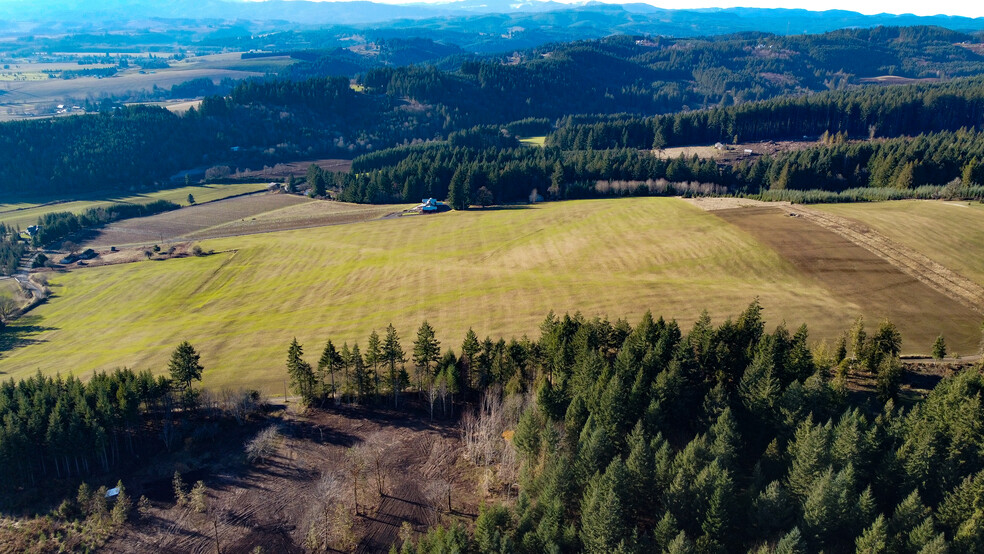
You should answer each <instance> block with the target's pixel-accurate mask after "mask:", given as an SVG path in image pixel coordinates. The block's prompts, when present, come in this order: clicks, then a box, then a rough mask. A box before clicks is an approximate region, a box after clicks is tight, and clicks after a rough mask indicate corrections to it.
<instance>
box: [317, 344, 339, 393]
mask: <svg viewBox="0 0 984 554" xmlns="http://www.w3.org/2000/svg"><path fill="white" fill-rule="evenodd" d="M341 367H342V355H341V354H340V353H339V352H338V350H336V349H335V345H334V344H332V342H331V339H328V342H327V343H325V348H324V350H322V352H321V358H320V359H318V377H319V378H320V381H321V386H322V388H324V386H325V375H326V374H327V375H328V377H329V379H330V380H331V384H330V388H329V390H330V392H331V397H332V398H335V372H336V371H338V370H340V369H341Z"/></svg>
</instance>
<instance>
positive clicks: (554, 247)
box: [0, 198, 980, 392]
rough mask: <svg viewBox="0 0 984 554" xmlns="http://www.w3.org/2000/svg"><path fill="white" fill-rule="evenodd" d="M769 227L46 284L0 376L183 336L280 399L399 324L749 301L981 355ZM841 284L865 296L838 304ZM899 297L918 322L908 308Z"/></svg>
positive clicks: (938, 307) (507, 322)
mask: <svg viewBox="0 0 984 554" xmlns="http://www.w3.org/2000/svg"><path fill="white" fill-rule="evenodd" d="M301 207H304V206H301ZM743 211H747V213H748V214H749V217H752V216H753V215H754V210H747V209H741V210H736V212H743ZM777 213H780V214H781V212H777ZM755 217H762V216H755ZM787 219H793V218H787ZM797 223H804V224H805V222H797ZM770 224H771V223H770V222H768V221H764V220H756V219H755V218H752V220H750V221H749V222H743V221H742V220H741V215H740V214H738V213H736V214H735V215H733V216H729V217H728V218H725V217H721V216H718V215H715V213H713V212H705V211H702V210H701V209H699V208H697V207H695V206H692V205H690V204H688V203H686V202H684V201H682V200H679V199H672V198H635V199H613V200H592V201H570V202H560V203H552V204H541V205H536V206H530V207H527V206H517V207H514V208H507V209H499V210H474V211H468V212H451V213H448V214H443V215H440V216H427V217H405V218H389V219H384V220H381V221H373V222H366V223H355V224H351V225H340V226H329V227H318V228H310V229H302V230H295V231H284V232H277V233H266V234H254V235H247V236H238V237H230V238H223V239H214V240H204V241H202V242H201V243H200V244H201V245H202V246H203V248H205V249H206V250H209V249H214V250H215V251H216V254H214V255H212V256H207V257H200V258H196V257H189V258H183V259H172V260H167V261H141V262H137V263H133V264H125V265H116V266H104V267H91V268H85V269H78V270H73V271H71V272H68V273H64V274H53V275H51V278H50V283H51V287H52V289H53V292H54V294H55V297H54V298H52V299H51V300H50V301H49V302H48V303H46V304H44V305H42V306H40V307H38V308H37V309H35V310H34V311H32V312H31V313H30V314H28V315H27V316H26V317H24V318H22V319H21V320H19V322H18V323H17V324H16V325H15V326H13V327H11V328H10V329H8V332H7V335H8V343H9V344H11V345H16V346H17V347H16V348H13V349H9V350H7V351H5V352H3V353H2V354H0V372H3V373H5V374H6V375H7V376H10V377H15V378H20V377H24V376H27V375H28V374H30V373H32V372H34V371H36V370H37V369H38V368H40V369H41V370H42V371H46V372H51V373H54V372H61V373H62V374H68V373H74V374H79V375H85V374H88V373H90V372H91V371H92V370H94V369H112V368H113V367H116V366H120V365H125V366H128V367H131V368H135V369H144V368H149V369H152V370H154V371H157V372H162V371H164V368H165V366H166V360H167V358H168V356H169V355H170V352H171V351H172V350H173V349H174V347H175V346H176V345H177V344H178V343H179V342H180V341H182V340H186V339H187V340H190V341H191V342H192V343H193V344H194V345H195V346H196V347H197V348H198V349H199V350H200V352H201V353H202V362H203V364H204V365H205V367H206V371H205V374H204V384H205V386H208V387H216V388H221V387H224V386H230V385H236V386H242V385H249V386H254V387H258V388H261V389H263V390H266V391H267V392H276V391H278V390H282V388H283V378H284V370H283V367H282V366H283V358H284V355H285V352H286V347H287V344H288V343H289V342H290V341H291V339H292V338H294V337H297V339H298V340H299V341H300V342H301V343H302V344H303V345H304V346H305V348H306V350H305V352H306V357H307V358H308V359H309V360H311V361H316V360H317V357H318V355H319V354H320V350H321V348H322V347H323V346H324V342H325V340H326V339H328V338H331V339H332V340H333V341H335V342H338V343H340V342H343V341H348V342H349V344H352V343H353V342H355V341H360V342H362V343H364V342H365V340H366V337H367V336H368V334H369V333H370V331H372V330H373V329H376V330H381V329H383V328H384V327H385V326H386V325H387V324H389V323H393V324H394V326H395V327H396V328H397V330H398V331H399V333H400V335H401V337H402V338H403V342H404V347H405V348H407V347H409V345H410V343H411V342H412V340H413V336H414V335H415V331H416V328H417V327H418V326H419V324H420V322H421V321H422V320H424V319H427V320H428V321H429V322H430V323H431V325H432V326H433V327H434V328H435V329H436V331H437V333H438V339H439V340H440V341H441V343H442V346H443V347H444V348H447V347H451V348H454V349H456V350H457V349H458V347H459V345H460V343H461V340H462V338H463V336H464V334H465V331H466V330H467V329H468V327H470V326H471V327H474V329H475V331H476V332H477V333H478V334H479V335H480V336H482V337H484V336H485V335H491V336H493V337H500V336H502V337H510V336H516V337H519V336H521V335H523V334H528V335H530V336H535V335H536V334H537V333H538V331H537V329H538V326H539V324H540V322H541V321H542V320H543V318H544V317H545V315H546V314H547V313H548V312H549V311H550V310H553V311H555V312H556V313H564V312H574V311H576V310H579V311H580V312H581V313H583V314H584V315H585V316H587V317H594V316H607V317H611V318H613V319H614V318H618V317H627V318H629V319H630V320H632V321H633V322H634V321H636V320H638V318H639V317H641V316H642V314H643V313H644V312H645V311H646V310H647V309H651V310H652V311H653V313H654V314H657V315H664V316H666V317H673V318H677V319H678V320H679V321H680V323H681V325H682V326H684V327H686V328H689V326H690V325H691V324H692V322H693V321H694V320H695V319H696V318H697V317H698V315H699V314H700V312H701V310H703V309H705V308H706V309H707V310H708V312H709V314H710V315H711V317H712V318H713V319H714V320H715V321H717V322H720V321H722V320H723V319H724V318H725V317H728V316H732V315H735V314H737V313H738V312H739V311H740V310H742V309H744V307H745V306H747V304H748V303H749V302H751V301H752V300H753V299H755V298H756V297H757V298H759V299H760V301H761V303H762V305H763V306H764V308H765V310H764V313H765V316H766V318H767V319H768V321H769V322H770V325H775V324H778V323H780V322H783V321H785V322H786V323H787V324H788V325H789V326H790V327H793V328H795V327H796V326H798V325H799V324H800V323H802V322H808V323H809V325H810V329H811V337H812V338H813V339H814V340H819V339H821V338H824V339H835V338H836V337H837V336H839V335H840V333H842V332H843V331H844V330H846V329H847V328H848V327H849V326H850V325H851V323H852V322H853V320H854V319H855V318H856V317H857V315H859V314H863V315H864V316H865V318H866V319H867V320H868V321H870V322H871V325H873V326H874V325H877V322H878V321H879V320H880V319H881V318H883V317H888V318H890V319H892V320H893V321H895V322H896V323H897V324H898V325H899V327H900V329H901V331H902V334H903V339H904V344H903V351H904V352H905V353H911V352H916V353H924V352H926V351H928V349H929V346H930V344H931V343H932V340H933V339H934V338H935V337H936V336H937V334H939V333H940V332H941V331H942V332H943V333H945V334H946V336H947V343H948V344H949V345H951V347H952V349H953V350H954V351H961V352H971V351H975V350H976V348H977V343H978V339H979V334H978V325H979V323H980V320H979V316H978V314H976V312H974V311H972V310H970V309H968V308H966V307H964V306H963V305H960V304H957V303H955V302H949V301H948V299H947V298H946V297H942V296H941V295H940V294H939V293H937V292H936V291H935V290H933V289H931V288H929V287H928V286H925V285H920V283H918V282H913V280H912V279H911V278H909V279H908V281H907V280H906V276H905V275H903V274H901V273H900V272H899V271H898V270H897V269H895V268H894V267H892V266H890V265H887V264H884V263H880V262H881V260H880V258H877V257H876V256H874V255H873V254H870V253H868V252H867V251H863V252H854V253H853V254H851V256H849V257H848V259H844V260H839V261H838V260H834V261H833V262H831V263H829V264H826V265H824V266H822V267H823V268H824V269H823V270H822V271H823V272H826V274H818V272H815V271H807V270H805V269H804V267H805V266H804V264H809V263H823V262H824V261H825V260H827V259H828V258H829V257H830V255H831V252H832V249H836V248H839V247H840V246H842V244H841V243H836V242H835V246H833V247H830V246H826V247H825V246H824V245H823V244H822V242H823V241H824V240H827V239H830V240H835V239H836V235H834V238H831V237H829V236H826V235H823V234H821V233H818V231H822V229H821V228H819V227H816V226H814V227H802V228H801V229H799V231H798V233H799V235H798V236H800V237H803V238H810V237H811V236H813V235H816V237H815V239H814V241H815V242H816V241H819V244H813V245H810V247H809V249H806V250H804V253H803V254H802V255H801V256H800V257H799V258H796V257H795V256H792V253H793V252H794V251H795V250H796V248H795V247H796V244H795V243H790V244H788V245H785V246H784V245H779V244H770V243H769V242H768V241H767V240H765V235H764V234H763V231H762V229H764V228H766V227H768V225H770ZM811 256H812V257H813V258H812V261H811V258H810V257H811ZM838 280H849V281H851V282H854V283H857V288H856V290H854V291H853V292H852V291H848V292H850V294H848V293H845V292H844V291H843V290H841V289H838V288H837V287H836V286H835V285H836V282H837V281H838ZM883 283H884V285H883ZM866 286H871V287H874V288H876V289H878V287H883V288H884V289H885V290H884V291H882V293H880V294H866V291H865V290H864V288H863V287H866ZM894 291H902V292H904V294H906V295H907V296H906V297H907V298H911V299H913V300H914V301H915V300H918V306H919V308H918V309H916V311H913V310H914V309H913V308H911V307H907V306H900V305H899V304H900V303H899V302H898V297H897V296H896V295H895V294H894ZM927 307H928V308H927ZM924 308H926V309H925V310H924Z"/></svg>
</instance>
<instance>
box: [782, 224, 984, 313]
mask: <svg viewBox="0 0 984 554" xmlns="http://www.w3.org/2000/svg"><path fill="white" fill-rule="evenodd" d="M782 209H784V210H788V211H789V212H790V213H791V214H795V215H797V216H799V217H802V218H804V219H807V220H809V221H811V222H813V223H815V224H817V225H819V226H821V227H823V228H825V229H828V230H830V231H833V232H835V233H837V234H838V235H840V236H842V237H844V238H846V239H847V240H849V241H851V242H852V243H854V244H856V245H858V246H860V247H862V248H864V249H866V250H868V251H870V252H872V253H874V254H876V255H877V256H879V257H880V258H882V259H884V260H885V261H887V262H888V263H890V264H892V265H893V266H895V267H896V268H898V269H900V270H901V271H902V272H903V273H905V274H906V275H909V276H910V277H913V278H915V279H916V280H918V281H921V282H923V283H925V284H926V285H929V286H930V287H932V288H933V289H935V290H937V291H939V292H942V293H943V294H945V295H946V296H949V297H950V298H952V299H953V300H956V301H957V302H959V303H961V304H963V305H965V306H967V307H968V308H970V309H972V310H974V311H975V312H977V313H978V314H982V315H984V287H981V286H980V285H978V284H977V283H975V282H973V281H971V280H970V279H968V278H966V277H964V276H963V275H960V274H959V273H957V272H956V271H953V270H952V269H950V268H948V267H946V266H944V265H942V264H940V263H938V262H935V261H933V260H931V259H930V258H928V257H926V256H924V255H923V254H920V253H919V252H916V251H915V250H913V249H912V248H909V247H907V246H903V245H902V244H899V243H898V242H896V241H893V240H892V239H890V238H888V237H886V236H885V235H883V234H881V233H879V232H877V231H875V230H874V229H872V228H870V227H868V226H866V225H864V224H862V223H859V222H857V221H855V220H852V219H849V218H846V217H841V216H838V215H833V214H828V213H826V212H821V211H819V210H814V209H812V208H807V207H805V206H802V205H792V206H783V207H782Z"/></svg>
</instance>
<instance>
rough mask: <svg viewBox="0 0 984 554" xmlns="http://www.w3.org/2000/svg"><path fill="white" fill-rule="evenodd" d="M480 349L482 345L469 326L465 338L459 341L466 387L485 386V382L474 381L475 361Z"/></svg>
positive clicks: (481, 387) (480, 387) (482, 387)
mask: <svg viewBox="0 0 984 554" xmlns="http://www.w3.org/2000/svg"><path fill="white" fill-rule="evenodd" d="M481 350H482V345H481V344H479V342H478V335H476V334H475V331H474V330H472V328H471V327H469V328H468V332H467V333H465V340H464V341H463V342H462V343H461V358H462V360H464V362H465V375H464V383H465V387H466V388H467V389H470V388H472V387H478V388H479V389H484V388H485V383H476V382H475V376H476V373H475V361H476V356H478V353H479V352H480V351H481Z"/></svg>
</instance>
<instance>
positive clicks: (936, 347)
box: [933, 335, 946, 361]
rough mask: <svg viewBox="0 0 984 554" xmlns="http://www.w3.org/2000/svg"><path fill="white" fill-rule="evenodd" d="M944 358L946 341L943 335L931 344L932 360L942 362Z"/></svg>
mask: <svg viewBox="0 0 984 554" xmlns="http://www.w3.org/2000/svg"><path fill="white" fill-rule="evenodd" d="M945 357H946V340H945V339H944V338H943V335H940V336H938V337H936V341H935V342H933V359H934V360H937V361H939V360H942V359H943V358H945Z"/></svg>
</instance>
